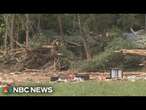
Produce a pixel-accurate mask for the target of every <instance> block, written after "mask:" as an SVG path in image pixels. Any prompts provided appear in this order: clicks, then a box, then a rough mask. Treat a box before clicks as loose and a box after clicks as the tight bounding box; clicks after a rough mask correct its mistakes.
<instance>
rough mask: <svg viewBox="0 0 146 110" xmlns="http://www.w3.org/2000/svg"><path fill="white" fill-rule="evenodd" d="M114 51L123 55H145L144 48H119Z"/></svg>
mask: <svg viewBox="0 0 146 110" xmlns="http://www.w3.org/2000/svg"><path fill="white" fill-rule="evenodd" d="M114 52H117V53H122V54H123V55H131V56H144V57H146V50H145V49H121V50H118V51H114Z"/></svg>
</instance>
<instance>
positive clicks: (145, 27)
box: [144, 14, 146, 31]
mask: <svg viewBox="0 0 146 110" xmlns="http://www.w3.org/2000/svg"><path fill="white" fill-rule="evenodd" d="M144 17H145V26H144V30H145V31H146V14H145V15H144Z"/></svg>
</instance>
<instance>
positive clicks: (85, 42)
mask: <svg viewBox="0 0 146 110" xmlns="http://www.w3.org/2000/svg"><path fill="white" fill-rule="evenodd" d="M77 16H78V25H79V31H80V35H81V38H82V41H83V45H84V49H85V53H86V58H87V60H88V59H91V55H90V52H89V49H88V44H87V41H86V38H85V37H84V36H85V35H84V32H83V31H82V30H83V29H82V26H81V19H80V15H79V14H78V15H77Z"/></svg>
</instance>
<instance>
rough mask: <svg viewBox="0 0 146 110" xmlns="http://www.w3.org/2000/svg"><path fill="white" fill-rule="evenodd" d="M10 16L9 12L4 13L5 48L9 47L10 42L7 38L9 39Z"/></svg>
mask: <svg viewBox="0 0 146 110" xmlns="http://www.w3.org/2000/svg"><path fill="white" fill-rule="evenodd" d="M8 18H9V15H8V14H6V15H4V20H5V24H6V30H5V37H4V48H5V50H6V49H7V43H8V42H7V40H8V25H9V20H8Z"/></svg>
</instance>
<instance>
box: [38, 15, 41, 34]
mask: <svg viewBox="0 0 146 110" xmlns="http://www.w3.org/2000/svg"><path fill="white" fill-rule="evenodd" d="M40 24H41V15H40V14H39V15H38V23H37V30H38V32H39V33H40V30H41V28H40Z"/></svg>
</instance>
